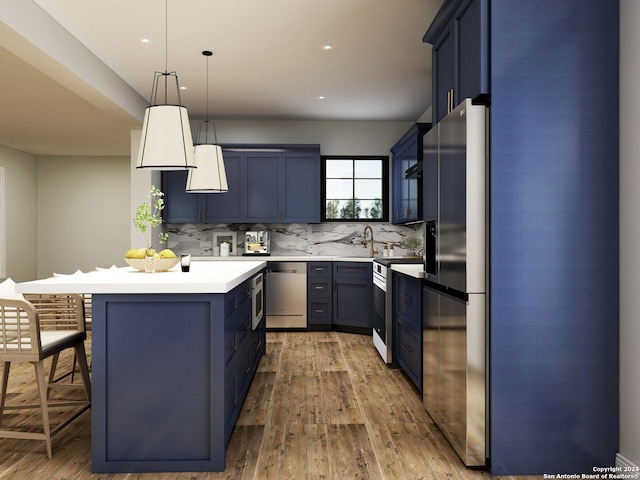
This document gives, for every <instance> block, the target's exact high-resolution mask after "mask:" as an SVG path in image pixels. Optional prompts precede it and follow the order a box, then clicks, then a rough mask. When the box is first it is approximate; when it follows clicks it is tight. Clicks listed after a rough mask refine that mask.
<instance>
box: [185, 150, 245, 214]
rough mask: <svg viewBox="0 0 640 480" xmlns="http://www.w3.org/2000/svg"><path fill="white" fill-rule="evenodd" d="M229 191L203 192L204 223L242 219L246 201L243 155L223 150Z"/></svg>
mask: <svg viewBox="0 0 640 480" xmlns="http://www.w3.org/2000/svg"><path fill="white" fill-rule="evenodd" d="M223 157H224V168H225V171H226V173H227V184H228V185H229V191H228V192H224V193H202V194H199V195H200V196H201V198H202V200H201V205H202V207H201V208H202V212H203V213H202V218H203V220H201V221H204V223H209V222H211V223H214V222H225V223H238V222H240V221H241V220H242V212H243V207H244V203H245V201H246V200H245V190H244V183H243V182H242V181H241V180H242V176H243V171H242V170H243V165H242V156H241V155H240V154H238V153H235V152H223ZM191 195H193V194H191Z"/></svg>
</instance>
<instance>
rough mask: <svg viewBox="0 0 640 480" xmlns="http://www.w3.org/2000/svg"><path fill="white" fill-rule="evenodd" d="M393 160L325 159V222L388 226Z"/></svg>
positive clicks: (375, 158) (340, 157) (323, 213)
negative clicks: (385, 223)
mask: <svg viewBox="0 0 640 480" xmlns="http://www.w3.org/2000/svg"><path fill="white" fill-rule="evenodd" d="M388 166H389V157H362V156H358V157H351V156H323V157H322V180H323V186H322V204H323V211H322V221H329V222H372V221H373V222H386V221H388V219H389V215H388V211H389V209H388V196H389V183H388V171H389V168H388Z"/></svg>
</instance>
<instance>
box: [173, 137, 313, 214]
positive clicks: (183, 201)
mask: <svg viewBox="0 0 640 480" xmlns="http://www.w3.org/2000/svg"><path fill="white" fill-rule="evenodd" d="M223 154H224V162H225V169H226V172H227V183H228V184H229V191H228V192H225V193H186V192H185V190H184V189H185V185H186V179H187V172H185V171H169V172H162V191H163V192H164V193H165V201H166V208H165V210H164V212H163V218H164V220H165V222H167V223H217V222H222V223H291V222H306V223H319V222H320V147H319V145H292V146H287V145H284V146H283V145H276V146H268V145H261V146H244V145H229V146H225V147H223Z"/></svg>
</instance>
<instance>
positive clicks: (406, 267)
mask: <svg viewBox="0 0 640 480" xmlns="http://www.w3.org/2000/svg"><path fill="white" fill-rule="evenodd" d="M391 270H393V271H394V272H399V273H404V274H405V275H408V276H410V277H414V278H426V274H425V271H424V265H423V264H422V263H393V264H391Z"/></svg>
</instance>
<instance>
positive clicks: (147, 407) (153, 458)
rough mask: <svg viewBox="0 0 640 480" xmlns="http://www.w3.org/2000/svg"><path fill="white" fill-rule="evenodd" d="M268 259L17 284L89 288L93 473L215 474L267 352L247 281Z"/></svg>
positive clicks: (26, 289)
mask: <svg viewBox="0 0 640 480" xmlns="http://www.w3.org/2000/svg"><path fill="white" fill-rule="evenodd" d="M265 266H266V262H253V261H252V262H246V261H244V262H224V263H217V262H216V263H214V262H193V263H192V265H191V271H190V272H187V273H183V272H181V271H180V270H179V267H178V269H177V270H171V271H168V272H161V273H154V274H145V273H143V272H138V271H135V270H133V269H131V268H122V269H107V270H102V271H96V272H91V273H85V274H77V275H67V276H60V277H55V278H49V279H44V280H37V281H33V282H25V283H20V284H18V285H17V286H16V290H17V291H18V292H20V293H91V294H92V324H91V329H92V382H93V399H92V409H91V410H92V413H91V419H92V425H91V428H92V432H91V449H92V471H93V472H103V473H110V472H178V471H223V470H224V468H225V455H226V445H227V443H228V440H229V437H230V435H231V432H232V431H233V426H234V425H235V421H236V419H237V416H238V413H239V410H240V407H241V405H242V400H243V399H244V396H245V395H246V392H247V390H248V388H249V385H250V383H251V380H252V378H253V375H254V373H255V370H256V368H257V364H258V361H259V359H260V357H261V356H262V354H263V353H264V351H265V350H264V349H265V329H264V323H265V322H264V321H263V322H260V324H259V326H258V328H256V329H255V330H253V329H252V328H251V300H250V294H251V291H250V288H251V286H250V279H251V277H252V276H253V275H255V274H257V273H259V272H261V271H262V270H263V269H264V268H265Z"/></svg>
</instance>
